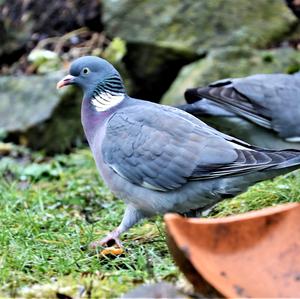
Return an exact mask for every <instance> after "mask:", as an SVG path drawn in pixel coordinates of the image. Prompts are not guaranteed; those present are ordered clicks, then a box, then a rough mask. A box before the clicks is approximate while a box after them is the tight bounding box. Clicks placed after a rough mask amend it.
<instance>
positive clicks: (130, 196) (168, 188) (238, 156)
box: [58, 57, 300, 246]
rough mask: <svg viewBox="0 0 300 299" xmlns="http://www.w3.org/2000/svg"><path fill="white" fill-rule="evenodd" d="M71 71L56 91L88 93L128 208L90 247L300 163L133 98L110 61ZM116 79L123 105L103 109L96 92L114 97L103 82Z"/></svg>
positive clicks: (102, 159)
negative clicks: (141, 223) (85, 71)
mask: <svg viewBox="0 0 300 299" xmlns="http://www.w3.org/2000/svg"><path fill="white" fill-rule="evenodd" d="M72 67H73V68H75V69H80V68H81V69H83V68H85V67H89V69H90V74H83V75H80V74H81V72H79V75H76V74H75V75H74V74H72ZM72 67H71V75H69V76H68V77H66V78H67V79H63V80H62V81H60V82H59V83H58V86H59V87H61V86H63V85H68V84H76V85H79V86H80V87H81V88H82V89H83V90H84V99H83V105H82V123H83V127H84V130H85V133H86V136H87V138H88V142H89V145H90V147H91V150H92V152H93V155H94V158H95V161H96V164H97V167H98V169H99V172H100V173H101V176H102V178H103V180H104V181H105V182H106V184H107V185H108V187H109V188H110V189H111V191H112V192H113V193H114V194H115V195H116V196H118V197H119V198H122V199H123V200H124V201H125V203H126V210H125V214H124V217H123V220H122V222H121V224H120V225H119V227H118V228H117V229H116V230H115V231H113V232H112V233H110V234H109V235H108V236H107V237H106V238H104V239H103V240H101V241H98V242H96V243H94V244H92V246H97V245H99V244H100V245H103V244H104V243H106V242H107V241H109V240H110V239H114V240H115V241H116V242H117V243H119V240H118V236H119V235H120V234H121V233H122V232H124V231H126V230H128V229H129V228H130V227H131V226H132V225H134V224H135V223H137V222H138V221H139V220H140V219H142V218H144V217H151V216H153V215H156V214H162V213H166V212H180V213H185V212H189V211H190V210H194V209H201V208H202V209H205V208H208V207H210V206H212V205H213V204H215V203H216V202H218V201H220V200H222V199H224V198H227V197H232V196H234V195H236V194H238V193H240V192H242V191H244V190H246V189H247V187H248V186H250V185H252V184H254V183H256V182H258V181H261V180H264V179H267V178H272V177H274V176H276V175H279V174H282V173H286V172H289V171H292V170H294V169H296V168H298V167H299V165H300V152H299V151H296V150H288V151H272V150H264V149H259V148H255V147H252V146H251V145H249V144H247V143H245V142H243V141H240V140H238V139H236V138H234V137H230V136H228V135H225V134H223V133H220V132H218V131H217V130H215V129H213V128H211V127H209V126H207V125H206V124H205V123H203V122H202V121H200V120H198V119H197V118H195V117H194V116H192V115H190V114H188V113H186V112H184V111H181V110H179V109H176V108H173V107H168V106H162V105H159V104H155V103H150V102H145V101H142V100H136V99H133V98H130V97H129V96H128V95H127V94H126V93H125V92H124V89H123V83H122V80H121V78H120V77H119V74H118V73H117V71H116V70H114V69H113V70H112V69H111V68H112V66H111V65H110V64H108V62H106V61H105V60H102V59H100V58H95V57H83V58H81V59H78V60H76V61H75V62H74V63H73V64H72ZM105 70H106V71H105ZM111 77H114V78H116V77H118V78H119V79H118V80H117V81H118V83H117V84H115V85H114V86H115V88H116V90H114V92H116V93H117V94H118V98H122V100H121V101H120V102H118V103H115V102H111V103H113V104H111V105H110V104H109V103H110V102H109V100H108V104H107V105H106V106H105V105H104V106H103V107H102V108H101V109H102V110H101V111H98V110H97V109H96V108H97V107H96V108H95V106H94V104H95V103H94V102H93V97H94V91H95V89H96V88H97V89H98V90H99V86H100V85H102V87H103V91H102V92H104V93H106V92H109V91H108V90H107V89H106V88H105V84H106V82H107V81H111V80H108V79H107V78H111ZM65 82H67V83H65ZM91 82H94V83H93V84H92V83H91ZM111 82H112V81H111ZM118 86H119V87H118ZM100 93H101V92H100ZM102 96H104V95H103V94H102ZM110 98H111V96H108V97H106V99H110ZM93 103H94V104H93Z"/></svg>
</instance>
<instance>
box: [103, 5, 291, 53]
mask: <svg viewBox="0 0 300 299" xmlns="http://www.w3.org/2000/svg"><path fill="white" fill-rule="evenodd" d="M103 23H104V25H105V27H106V31H107V32H108V33H109V34H110V35H113V36H120V37H122V38H123V39H125V40H126V41H127V42H134V43H146V44H149V43H150V44H151V43H152V44H156V43H160V44H163V45H164V46H165V47H171V48H173V49H181V50H182V49H185V50H188V51H191V52H196V53H198V54H199V53H200V54H201V53H203V52H205V51H207V50H208V49H210V48H215V47H220V46H229V45H231V46H233V45H235V46H236V45H244V44H247V45H249V46H253V47H264V46H267V45H269V43H270V42H273V41H275V40H277V39H279V38H281V37H282V36H283V35H284V34H285V33H287V32H289V30H290V29H291V28H292V26H293V25H294V24H295V23H296V17H295V16H294V15H293V13H292V12H291V11H290V10H289V9H288V7H287V6H286V5H285V3H284V1H283V0H268V1H262V0H252V1H249V0H239V1H237V0H209V1H207V0H198V1H195V0H165V1H153V0H103Z"/></svg>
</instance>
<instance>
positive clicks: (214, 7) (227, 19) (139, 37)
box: [0, 0, 300, 154]
mask: <svg viewBox="0 0 300 299" xmlns="http://www.w3.org/2000/svg"><path fill="white" fill-rule="evenodd" d="M299 7H300V1H298V0H286V1H284V0H268V1H261V0H253V1H248V0H240V1H236V0H210V1H206V0H198V1H195V0H165V1H154V0H148V1H147V0H122V1H121V0H102V1H101V0H90V1H83V0H66V1H62V0H48V1H34V0H13V1H5V0H0V42H1V45H0V99H1V100H0V140H2V141H6V142H7V141H10V142H11V141H12V142H14V143H17V144H22V145H25V146H29V147H30V148H33V149H38V150H44V151H45V152H47V153H50V154H52V153H57V152H67V151H69V150H70V149H71V148H72V147H74V146H78V145H81V144H82V141H83V140H84V139H83V134H82V129H81V124H80V119H79V117H80V114H79V111H80V103H81V93H80V92H79V91H78V90H76V89H72V88H69V89H67V90H64V91H62V92H58V91H57V90H56V89H55V85H56V82H57V81H58V79H60V78H61V77H62V75H63V74H64V73H65V72H66V71H67V69H68V66H69V64H70V62H71V61H72V60H73V59H75V58H77V57H80V56H83V55H99V56H101V57H104V58H105V59H108V60H109V61H110V62H112V63H113V64H114V65H115V66H116V67H117V69H118V70H119V71H120V72H121V74H122V76H123V78H124V80H125V84H126V87H127V90H128V93H129V94H130V95H131V96H134V97H138V98H142V99H147V100H151V101H156V102H159V101H160V102H162V103H164V104H169V105H176V104H179V103H183V102H184V99H183V93H184V90H185V89H186V88H188V87H195V86H201V85H204V84H206V83H209V82H211V81H213V80H217V79H220V78H224V77H239V76H246V75H250V74H254V73H274V72H284V73H293V72H296V71H298V70H299V69H300V52H299V47H300V46H299V42H300V26H299V22H298V19H297V15H298V16H299V15H300V8H299Z"/></svg>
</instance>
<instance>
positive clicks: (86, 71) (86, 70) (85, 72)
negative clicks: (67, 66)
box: [82, 67, 90, 75]
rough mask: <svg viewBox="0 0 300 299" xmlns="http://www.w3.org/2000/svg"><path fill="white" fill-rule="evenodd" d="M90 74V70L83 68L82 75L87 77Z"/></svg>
mask: <svg viewBox="0 0 300 299" xmlns="http://www.w3.org/2000/svg"><path fill="white" fill-rule="evenodd" d="M89 72H90V69H89V68H88V67H85V68H84V69H83V70H82V73H83V74H84V75H87V74H88V73H89Z"/></svg>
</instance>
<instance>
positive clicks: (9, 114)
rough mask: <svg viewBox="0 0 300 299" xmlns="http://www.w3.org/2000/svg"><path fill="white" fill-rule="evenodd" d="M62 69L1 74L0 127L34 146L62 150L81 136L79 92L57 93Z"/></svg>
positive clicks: (47, 149)
mask: <svg viewBox="0 0 300 299" xmlns="http://www.w3.org/2000/svg"><path fill="white" fill-rule="evenodd" d="M62 76H63V73H61V72H58V73H52V74H50V75H45V76H21V77H11V76H3V77H0V131H2V132H4V133H5V135H7V138H8V139H13V140H15V141H19V142H21V143H25V144H28V145H29V146H30V147H32V148H34V149H44V150H45V151H47V152H50V153H53V152H61V151H65V150H67V149H69V148H70V147H71V146H72V145H74V144H75V143H76V142H78V141H80V140H81V139H82V136H83V133H82V129H81V124H80V105H81V94H80V93H79V91H78V90H74V89H72V88H70V89H66V90H65V91H63V92H61V93H58V91H57V90H56V83H57V81H58V80H59V79H61V78H62Z"/></svg>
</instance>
